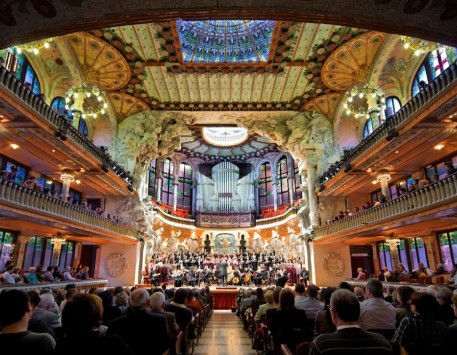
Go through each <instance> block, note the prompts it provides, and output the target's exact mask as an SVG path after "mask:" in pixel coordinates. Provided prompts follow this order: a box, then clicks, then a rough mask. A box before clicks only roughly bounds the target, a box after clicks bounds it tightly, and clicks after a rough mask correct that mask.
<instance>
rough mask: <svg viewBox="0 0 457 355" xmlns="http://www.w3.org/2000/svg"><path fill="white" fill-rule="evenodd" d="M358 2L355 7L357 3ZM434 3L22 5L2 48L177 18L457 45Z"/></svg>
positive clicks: (12, 10) (451, 12) (10, 16)
mask: <svg viewBox="0 0 457 355" xmlns="http://www.w3.org/2000/svg"><path fill="white" fill-rule="evenodd" d="M354 3H355V2H354ZM432 3H433V2H432V1H422V2H415V1H412V0H398V1H386V2H379V1H377V0H365V1H357V6H348V1H341V0H339V1H332V6H331V7H329V6H328V1H326V0H314V1H296V2H284V1H281V0H271V1H269V2H265V1H263V0H253V1H249V2H246V3H243V2H240V1H238V0H226V1H217V0H210V1H208V0H205V1H203V0H194V1H192V2H190V1H183V2H181V3H179V5H177V3H176V2H173V3H171V4H170V3H169V2H167V1H166V0H158V1H154V2H132V3H129V6H125V1H121V0H112V1H110V4H109V5H110V6H109V7H106V6H104V5H105V4H106V2H98V1H91V2H83V3H82V5H81V6H71V3H69V2H66V1H65V2H64V1H56V2H53V3H52V5H51V6H52V7H53V10H54V11H55V12H54V11H52V12H48V13H45V14H42V15H39V14H37V11H35V9H34V8H33V7H32V5H31V4H30V3H28V4H27V10H28V11H24V10H23V9H20V6H19V4H17V3H13V4H12V5H8V4H7V7H6V8H5V9H3V10H4V16H5V17H4V19H3V21H1V22H0V31H1V33H2V37H1V38H0V48H6V47H8V46H12V45H17V44H20V43H26V42H31V41H33V40H37V39H40V38H47V37H52V36H55V35H63V34H68V33H73V32H77V31H88V30H94V29H98V28H106V27H112V26H122V25H128V24H134V23H147V22H160V21H169V20H174V19H177V18H182V19H186V20H204V19H209V18H211V19H246V20H248V19H259V18H268V19H273V20H283V21H300V22H312V23H329V24H335V25H342V26H349V27H358V28H364V29H368V30H376V31H382V32H386V33H394V34H406V35H410V36H414V37H419V38H423V39H427V40H430V41H435V42H440V43H443V44H447V45H450V46H453V47H456V46H457V31H456V30H455V29H456V28H457V13H456V10H455V9H454V6H455V2H454V1H449V2H443V3H442V4H441V6H432ZM7 23H8V25H7Z"/></svg>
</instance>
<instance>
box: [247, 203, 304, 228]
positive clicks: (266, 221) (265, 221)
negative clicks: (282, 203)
mask: <svg viewBox="0 0 457 355" xmlns="http://www.w3.org/2000/svg"><path fill="white" fill-rule="evenodd" d="M298 210H299V207H298V206H291V207H289V208H288V209H287V210H286V211H285V212H284V213H282V214H280V215H277V216H273V217H269V218H261V219H258V220H256V226H264V227H265V226H268V225H270V224H277V223H282V222H285V221H287V220H288V219H290V218H292V217H294V216H295V215H296V214H297V212H298Z"/></svg>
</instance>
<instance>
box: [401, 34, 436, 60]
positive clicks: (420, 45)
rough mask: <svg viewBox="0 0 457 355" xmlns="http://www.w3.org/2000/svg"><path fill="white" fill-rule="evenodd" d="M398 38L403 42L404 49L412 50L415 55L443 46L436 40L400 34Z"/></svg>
mask: <svg viewBox="0 0 457 355" xmlns="http://www.w3.org/2000/svg"><path fill="white" fill-rule="evenodd" d="M400 40H401V41H402V42H403V43H404V47H405V49H411V50H413V51H414V54H415V55H417V56H418V55H421V54H424V53H428V52H432V51H434V50H437V49H438V48H441V47H444V46H442V45H441V44H439V43H436V42H429V41H426V40H423V39H420V38H415V37H409V36H400Z"/></svg>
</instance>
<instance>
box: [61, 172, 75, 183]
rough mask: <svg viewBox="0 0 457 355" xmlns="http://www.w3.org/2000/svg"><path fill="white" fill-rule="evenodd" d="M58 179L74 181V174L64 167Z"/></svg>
mask: <svg viewBox="0 0 457 355" xmlns="http://www.w3.org/2000/svg"><path fill="white" fill-rule="evenodd" d="M60 179H61V180H62V181H69V182H73V181H75V175H74V174H73V173H72V172H71V171H70V170H68V169H65V170H63V171H62V172H61V173H60Z"/></svg>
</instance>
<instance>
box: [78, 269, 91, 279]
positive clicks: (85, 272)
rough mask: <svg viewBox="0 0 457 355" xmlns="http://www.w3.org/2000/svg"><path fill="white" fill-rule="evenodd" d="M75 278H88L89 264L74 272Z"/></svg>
mask: <svg viewBox="0 0 457 355" xmlns="http://www.w3.org/2000/svg"><path fill="white" fill-rule="evenodd" d="M76 278H77V279H80V280H87V279H88V278H89V266H83V267H82V268H81V270H79V272H78V273H77V274H76Z"/></svg>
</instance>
